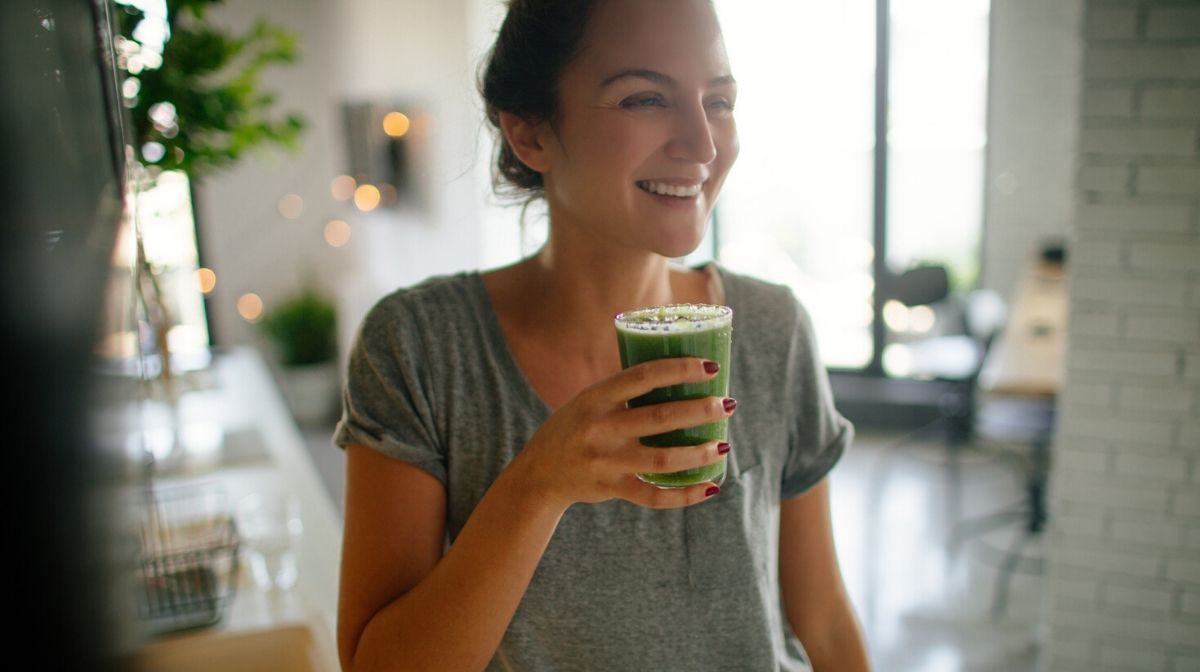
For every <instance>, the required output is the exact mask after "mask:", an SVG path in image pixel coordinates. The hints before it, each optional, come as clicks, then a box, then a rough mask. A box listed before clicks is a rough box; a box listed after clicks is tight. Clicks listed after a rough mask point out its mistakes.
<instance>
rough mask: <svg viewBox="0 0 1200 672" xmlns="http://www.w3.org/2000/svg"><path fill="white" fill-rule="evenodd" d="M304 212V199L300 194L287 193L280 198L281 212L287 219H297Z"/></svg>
mask: <svg viewBox="0 0 1200 672" xmlns="http://www.w3.org/2000/svg"><path fill="white" fill-rule="evenodd" d="M302 212H304V199H303V198H300V195H299V194H285V195H284V196H283V197H281V198H280V199H279V214H280V215H282V216H283V217H284V218H285V219H295V218H297V217H299V216H300V213H302Z"/></svg>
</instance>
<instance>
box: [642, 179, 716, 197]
mask: <svg viewBox="0 0 1200 672" xmlns="http://www.w3.org/2000/svg"><path fill="white" fill-rule="evenodd" d="M637 185H638V186H639V187H641V188H642V189H645V190H646V191H649V192H651V193H654V194H660V195H663V196H675V197H677V198H691V197H692V196H695V195H696V194H699V193H700V185H699V184H693V185H691V186H687V187H684V186H675V185H670V184H663V183H662V182H648V181H645V182H638V183H637Z"/></svg>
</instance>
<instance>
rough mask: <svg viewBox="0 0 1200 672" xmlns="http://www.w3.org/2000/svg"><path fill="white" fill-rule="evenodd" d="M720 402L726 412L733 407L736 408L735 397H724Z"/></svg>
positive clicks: (729, 411) (730, 410)
mask: <svg viewBox="0 0 1200 672" xmlns="http://www.w3.org/2000/svg"><path fill="white" fill-rule="evenodd" d="M721 404H723V405H724V406H725V412H726V413H732V412H733V409H735V408H737V399H734V398H733V397H725V401H722V402H721Z"/></svg>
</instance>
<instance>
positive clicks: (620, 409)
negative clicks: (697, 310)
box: [509, 357, 734, 509]
mask: <svg viewBox="0 0 1200 672" xmlns="http://www.w3.org/2000/svg"><path fill="white" fill-rule="evenodd" d="M704 364H705V360H703V359H699V358H695V357H676V358H668V359H657V360H652V361H649V362H644V363H642V364H638V365H636V366H632V367H629V368H628V369H624V370H622V371H621V372H619V373H617V374H615V375H613V376H611V377H609V378H606V379H604V380H601V381H600V382H598V383H596V384H594V385H592V386H590V387H588V388H586V389H584V390H583V391H582V392H580V393H579V394H578V395H577V396H576V397H575V398H574V399H572V400H571V401H570V402H568V403H567V404H566V405H564V406H562V407H561V408H559V409H558V410H557V411H556V412H555V413H554V414H553V415H552V416H550V418H549V419H548V420H546V422H545V423H544V424H542V426H541V427H539V428H538V430H537V432H535V433H534V435H533V438H532V439H530V440H529V443H527V444H526V445H525V448H524V449H523V450H522V451H521V452H520V453H519V454H518V455H517V457H516V458H515V459H514V460H513V462H512V464H511V465H510V466H509V469H510V470H514V471H515V473H513V474H510V475H513V476H518V478H520V479H521V481H522V482H523V483H524V485H525V487H528V488H531V489H532V490H533V491H534V492H537V493H538V494H539V495H541V496H543V497H545V498H547V499H548V500H549V501H550V502H552V503H554V504H556V505H558V506H561V507H562V508H563V509H566V508H567V507H568V506H570V505H571V504H574V503H576V502H590V503H594V502H602V501H606V500H609V499H614V498H620V499H624V500H627V501H630V502H633V503H635V504H640V505H642V506H646V507H650V508H656V509H668V508H678V507H683V506H690V505H692V504H695V503H697V502H700V501H703V500H705V499H707V498H708V497H711V496H712V495H714V494H716V492H717V491H718V490H719V488H717V486H716V485H715V484H713V483H700V484H698V485H693V486H689V487H686V488H670V489H663V488H658V487H655V486H653V485H651V484H649V483H645V482H643V481H641V480H639V479H638V478H637V476H636V475H635V474H637V473H660V472H671V471H680V470H683V469H694V468H696V467H701V466H704V465H706V464H711V463H714V462H717V461H718V460H720V459H721V458H722V457H723V456H724V454H723V453H722V452H720V450H721V445H720V443H721V442H718V441H710V442H708V443H702V444H699V445H696V446H687V447H678V448H652V447H649V446H644V445H642V444H641V442H640V441H638V437H641V436H649V435H651V434H659V433H662V432H668V431H671V430H675V429H682V428H686V427H695V426H698V425H704V424H709V423H713V422H718V421H720V420H724V419H726V418H728V417H729V416H730V415H732V414H733V411H734V404H733V403H731V402H732V400H731V399H730V400H726V399H722V398H721V397H706V398H704V399H694V400H688V401H672V402H666V403H661V404H653V405H649V406H642V407H639V408H628V407H627V406H626V402H627V401H628V400H629V399H633V398H634V397H637V396H640V395H642V394H645V393H647V392H649V391H650V390H653V389H655V388H659V387H666V386H669V385H678V384H681V383H694V382H703V381H705V380H708V379H710V378H712V377H713V376H714V375H716V371H713V372H711V373H710V372H709V371H706V370H705V368H704ZM710 367H711V365H710ZM726 449H727V447H726Z"/></svg>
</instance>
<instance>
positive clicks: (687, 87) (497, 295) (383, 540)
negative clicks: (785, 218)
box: [335, 0, 867, 672]
mask: <svg viewBox="0 0 1200 672" xmlns="http://www.w3.org/2000/svg"><path fill="white" fill-rule="evenodd" d="M481 88H482V93H483V96H484V99H485V101H486V104H487V112H488V118H489V120H490V121H491V122H492V124H493V125H494V126H495V128H496V131H497V132H498V134H499V135H500V149H499V153H498V157H497V164H496V170H497V180H498V182H499V183H500V184H501V185H503V189H504V190H506V191H508V192H509V193H510V194H512V195H515V196H517V197H519V198H522V199H525V200H527V201H528V200H534V199H541V200H544V201H545V204H546V207H547V210H548V212H549V238H548V240H547V242H546V244H545V245H544V246H543V247H542V248H541V249H540V250H539V251H538V252H536V253H535V254H533V255H532V256H530V257H528V258H526V259H523V260H521V261H519V262H518V263H516V264H513V265H511V266H507V267H504V268H499V269H494V270H489V271H486V272H484V273H478V272H470V273H460V274H458V275H454V276H446V277H439V278H432V279H429V280H427V281H425V282H423V283H421V284H420V285H417V286H416V287H411V288H405V289H401V290H398V291H396V292H394V293H392V294H391V295H389V296H387V297H385V298H384V299H382V300H381V301H380V302H379V303H378V304H377V305H376V306H375V307H374V308H373V309H372V310H371V312H370V313H369V314H368V316H367V317H366V319H365V320H364V321H363V323H362V326H361V328H360V330H359V333H358V337H357V340H356V343H355V345H354V348H353V350H352V353H351V357H350V363H349V371H348V373H347V382H346V388H345V395H344V407H343V408H344V410H343V416H342V420H341V422H340V423H339V425H338V429H337V433H336V436H335V441H336V443H337V444H338V445H339V446H342V447H344V448H345V449H346V450H347V453H348V462H347V480H346V483H347V487H346V509H345V511H346V526H345V539H344V547H343V555H342V583H341V604H340V612H339V624H338V632H339V647H340V651H341V656H342V661H343V665H344V667H345V668H346V669H352V670H357V669H380V668H382V667H385V666H386V667H390V668H395V669H401V668H403V669H464V670H468V669H484V668H487V669H494V670H501V669H503V670H568V669H600V668H604V669H654V670H675V669H755V670H757V669H772V670H775V669H781V670H797V671H799V670H811V669H813V668H814V667H815V668H816V669H820V670H828V669H837V670H843V671H847V672H861V671H862V670H866V669H867V661H866V653H865V647H864V646H863V642H862V639H861V636H860V634H859V630H858V627H857V624H856V621H855V617H854V615H853V613H852V611H851V609H850V606H849V602H848V600H847V598H846V594H845V591H844V590H843V588H842V580H841V576H840V572H839V570H838V567H837V559H836V555H835V553H834V549H833V541H832V534H831V533H830V529H829V512H828V489H827V487H826V485H825V478H826V475H827V474H828V473H829V471H830V469H832V468H833V466H834V464H835V463H836V462H837V461H838V459H839V457H840V456H841V454H842V452H843V451H844V450H845V449H846V446H847V445H848V444H849V443H850V440H851V437H852V435H853V428H852V427H851V426H850V423H849V422H847V421H846V420H845V419H844V418H842V417H841V416H840V415H838V413H837V412H836V410H834V406H833V401H832V399H831V398H830V393H829V386H828V381H827V380H826V378H825V375H824V369H823V367H822V366H821V365H820V362H819V358H818V356H817V352H816V349H815V347H814V343H813V338H812V326H811V324H810V323H809V321H808V318H807V313H806V312H805V311H804V309H803V308H802V307H801V306H800V305H799V304H798V303H797V302H796V301H795V299H794V298H793V297H792V295H791V294H790V292H789V291H788V290H787V289H786V288H783V287H780V286H775V285H768V284H765V283H762V282H759V281H756V280H752V279H750V278H747V277H745V276H741V275H737V274H733V273H729V272H728V271H726V270H724V269H722V268H719V267H718V266H716V265H714V264H709V265H706V266H702V267H698V268H688V267H680V266H676V265H674V264H673V263H671V259H673V258H677V257H680V256H683V255H685V254H687V253H689V252H691V251H692V250H694V249H695V248H696V247H697V246H698V245H699V244H700V242H701V240H702V239H703V238H704V235H705V233H706V226H707V221H708V218H709V215H710V214H711V212H712V208H713V205H714V203H715V201H716V199H717V196H718V194H719V193H720V191H721V187H722V185H723V183H724V181H725V178H726V176H727V175H728V173H729V171H730V169H731V168H732V166H733V164H734V161H735V160H736V158H737V155H738V136H737V127H736V125H735V123H734V117H733V111H734V105H735V101H736V96H737V90H736V83H735V79H734V76H733V73H732V72H731V70H730V66H729V62H728V59H727V58H726V54H725V48H724V44H723V41H722V37H721V30H720V26H719V25H718V23H717V20H716V17H715V15H714V13H713V10H712V6H711V4H710V3H709V2H707V1H705V0H594V1H592V2H586V1H582V0H577V1H574V2H564V1H555V0H513V1H512V2H510V3H509V10H508V14H507V16H506V18H505V21H504V23H503V25H502V26H501V28H500V32H499V35H498V36H497V39H496V44H495V47H494V49H493V51H492V53H491V54H490V56H489V61H488V67H487V70H486V72H485V74H484V77H483V82H482V87H481ZM673 303H675V304H677V303H704V304H724V305H727V306H729V307H730V308H731V309H732V311H733V314H734V315H735V316H736V317H735V318H734V326H733V330H734V331H733V333H734V334H735V335H734V336H733V342H732V346H731V355H730V360H729V362H730V366H729V370H726V371H721V369H722V368H723V367H722V365H720V364H718V363H717V362H714V361H704V360H702V359H699V358H692V357H678V358H673V359H660V360H655V361H650V362H645V363H642V364H638V365H636V366H631V367H630V368H628V369H624V370H622V367H621V361H620V356H619V351H618V348H617V347H616V339H615V334H614V328H613V315H615V314H617V313H621V312H624V311H629V310H632V309H636V308H639V307H644V306H656V305H663V304H673ZM714 376H727V377H728V380H729V387H730V389H731V390H733V391H735V392H736V393H737V394H738V396H739V399H738V400H736V401H735V400H734V399H732V398H725V397H719V396H709V397H704V398H699V399H689V400H683V401H671V402H667V403H663V404H657V405H654V406H645V407H639V408H632V407H631V405H630V404H629V403H628V402H629V401H630V400H631V399H634V398H636V397H640V396H642V395H645V394H647V393H649V392H650V391H651V390H653V389H656V388H661V387H667V386H674V385H680V384H685V383H701V382H707V381H710V380H712V379H713V378H714ZM724 422H728V436H729V440H728V441H720V440H712V441H707V442H705V443H701V444H699V445H692V446H672V447H667V448H657V447H650V446H648V445H643V443H642V442H641V441H640V440H639V437H645V436H651V435H660V434H664V433H667V432H671V431H673V430H677V429H682V428H689V427H696V426H701V425H710V424H715V423H724ZM722 461H726V465H727V468H726V476H725V479H724V481H722V482H721V483H714V482H711V481H709V482H703V483H699V484H694V485H688V486H685V487H676V488H669V489H667V488H658V487H655V486H654V485H652V484H649V483H646V482H643V481H642V480H640V479H639V478H638V477H637V474H638V473H645V472H675V471H683V470H690V469H700V468H702V467H707V466H709V465H713V464H717V463H720V462H722ZM703 473H714V472H712V471H706V472H703ZM447 542H448V543H447Z"/></svg>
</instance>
